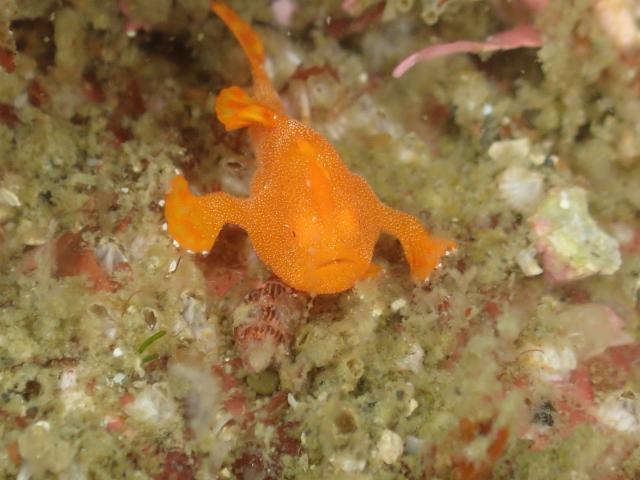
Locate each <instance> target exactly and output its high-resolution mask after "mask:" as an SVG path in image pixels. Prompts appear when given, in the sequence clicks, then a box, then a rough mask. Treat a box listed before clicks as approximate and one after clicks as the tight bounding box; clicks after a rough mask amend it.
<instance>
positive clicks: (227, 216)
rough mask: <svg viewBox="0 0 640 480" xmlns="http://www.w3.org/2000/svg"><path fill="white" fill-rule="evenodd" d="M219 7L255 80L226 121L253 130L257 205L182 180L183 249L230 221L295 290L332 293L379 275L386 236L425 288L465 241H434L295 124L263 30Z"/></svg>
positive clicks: (215, 5) (176, 229)
mask: <svg viewBox="0 0 640 480" xmlns="http://www.w3.org/2000/svg"><path fill="white" fill-rule="evenodd" d="M211 8H212V10H213V11H214V12H215V13H216V14H217V15H218V16H219V17H220V18H221V19H222V21H223V22H224V23H225V24H226V25H227V26H228V27H229V28H230V29H231V31H232V32H233V34H234V35H235V36H236V38H237V40H238V41H239V42H240V45H241V47H242V49H243V50H244V52H245V54H246V55H247V57H248V59H249V62H250V63H251V71H252V75H253V95H252V96H250V95H249V94H248V93H246V92H245V91H244V90H242V89H241V88H240V87H236V86H232V87H228V88H225V89H223V90H222V91H221V92H220V94H219V95H218V97H217V99H216V105H215V109H216V114H217V116H218V119H219V120H220V121H221V122H222V123H223V124H224V126H225V127H226V129H227V130H234V129H238V128H244V127H246V128H248V130H249V136H250V138H251V144H252V147H253V149H254V151H255V155H256V158H257V161H258V169H257V172H256V174H255V176H254V178H253V180H252V183H251V191H250V195H249V197H247V198H236V197H233V196H231V195H229V194H227V193H224V192H216V193H210V194H208V195H202V196H197V195H193V194H192V193H191V192H190V191H189V186H188V184H187V181H186V180H185V178H184V177H183V176H181V175H178V176H176V177H175V178H174V179H173V180H172V182H171V191H170V192H169V194H168V195H167V197H166V203H165V209H164V211H165V216H166V219H167V225H168V231H169V234H170V235H171V236H172V237H173V239H174V240H176V241H177V242H178V243H179V244H180V245H181V246H182V247H183V248H185V249H188V250H193V251H196V252H204V251H208V250H209V249H210V248H211V247H212V246H213V243H214V242H215V240H216V238H217V236H218V233H219V232H220V229H221V228H222V227H223V226H224V225H225V224H227V223H233V224H236V225H239V226H240V227H242V228H244V229H245V230H246V231H247V232H248V234H249V238H250V239H251V242H252V244H253V247H254V249H255V251H256V253H257V254H258V256H259V257H260V259H261V260H262V261H263V262H264V263H265V264H266V265H267V266H268V267H269V268H270V269H271V271H272V272H273V273H274V274H275V275H277V276H278V277H279V278H281V279H282V280H283V281H284V282H285V283H286V284H287V285H290V286H291V287H293V288H295V289H298V290H301V291H305V292H309V293H313V294H322V293H336V292H341V291H344V290H348V289H349V288H351V287H352V286H353V285H354V283H355V282H356V281H358V280H360V279H363V278H366V277H368V276H371V275H374V274H375V273H376V272H377V271H378V270H379V267H378V266H377V265H375V264H372V263H371V259H372V256H373V248H374V246H375V243H376V241H377V239H378V236H379V235H380V233H381V232H386V233H389V234H391V235H393V236H395V237H397V238H398V239H399V240H400V242H401V244H402V247H403V249H404V252H405V255H406V258H407V261H408V263H409V266H410V267H411V274H412V277H413V279H414V280H415V281H417V282H421V281H424V280H425V279H426V278H427V277H428V276H429V274H430V273H431V271H432V270H433V269H434V268H435V267H436V266H437V265H438V263H439V262H440V258H441V257H442V256H443V255H444V254H445V253H446V252H447V251H448V250H452V249H454V248H455V242H453V241H451V240H444V239H440V238H435V237H432V236H430V235H429V234H428V233H427V231H426V230H425V229H424V228H423V227H422V225H421V224H420V222H418V220H417V219H415V218H414V217H412V216H411V215H408V214H406V213H404V212H400V211H397V210H394V209H392V208H390V207H388V206H386V205H384V204H383V203H382V202H380V200H378V198H377V197H376V195H375V193H374V192H373V190H371V188H370V187H369V185H367V183H366V182H365V181H364V180H363V179H362V178H361V177H359V176H358V175H355V174H353V173H351V172H350V171H349V170H348V169H347V167H346V166H345V165H344V163H343V162H342V160H341V159H340V156H339V155H338V153H337V152H336V150H335V149H334V148H333V147H332V146H331V144H329V142H328V141H327V140H326V139H325V138H324V137H322V136H321V135H320V134H319V133H318V132H316V131H314V130H312V129H311V128H309V127H307V126H306V125H304V124H302V123H301V122H299V121H297V120H294V119H292V118H289V117H288V116H287V115H286V113H285V112H284V108H283V105H282V102H281V101H280V98H279V97H278V94H277V92H276V90H275V88H274V87H273V85H272V83H271V81H270V80H269V78H268V76H267V74H266V72H265V70H264V50H263V47H262V43H261V42H260V39H259V38H258V37H257V35H256V33H255V32H254V31H253V30H252V29H251V27H250V26H249V25H248V24H247V23H246V22H244V21H243V20H242V19H241V18H240V17H238V15H236V13H235V12H234V11H232V10H231V9H230V8H229V7H227V6H226V5H224V4H222V3H219V2H215V1H214V2H212V3H211Z"/></svg>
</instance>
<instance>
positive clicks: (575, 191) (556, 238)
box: [529, 187, 622, 282]
mask: <svg viewBox="0 0 640 480" xmlns="http://www.w3.org/2000/svg"><path fill="white" fill-rule="evenodd" d="M529 222H530V223H531V225H532V227H533V234H534V236H535V242H536V247H537V249H538V252H539V253H540V254H541V255H542V263H543V267H544V271H545V272H546V273H547V274H548V275H549V276H550V277H551V278H552V279H553V280H555V281H559V282H566V281H571V280H577V279H580V278H586V277H590V276H591V275H595V274H598V273H601V274H604V275H611V274H613V273H615V272H616V271H617V270H618V269H619V268H620V265H621V263H622V260H621V257H620V250H619V247H618V242H617V241H616V240H615V238H613V237H612V236H610V235H609V234H607V233H606V232H605V231H604V230H602V229H601V228H600V227H599V226H598V224H597V223H596V221H595V220H594V219H593V218H592V217H591V215H590V214H589V210H588V206H587V192H586V190H584V189H582V188H580V187H570V188H563V189H556V190H553V191H551V192H550V193H549V194H548V195H547V197H546V198H545V199H544V200H543V201H542V203H541V204H540V207H539V208H538V209H537V210H536V212H535V214H534V215H533V216H532V217H531V218H530V219H529Z"/></svg>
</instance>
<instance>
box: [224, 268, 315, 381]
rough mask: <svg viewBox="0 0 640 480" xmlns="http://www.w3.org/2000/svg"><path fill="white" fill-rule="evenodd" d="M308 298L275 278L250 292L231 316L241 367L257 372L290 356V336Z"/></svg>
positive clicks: (301, 317) (291, 337)
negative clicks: (283, 357) (281, 358)
mask: <svg viewBox="0 0 640 480" xmlns="http://www.w3.org/2000/svg"><path fill="white" fill-rule="evenodd" d="M307 304H308V297H307V296H306V295H304V294H303V293H301V292H298V291H296V290H294V289H292V288H290V287H288V286H287V285H285V284H284V283H282V281H281V280H279V279H277V278H271V279H269V280H267V281H266V282H264V283H262V284H261V285H259V286H258V287H257V288H255V289H253V290H252V291H250V292H249V293H248V294H247V295H246V296H245V298H244V300H243V301H242V303H241V304H240V305H239V306H238V307H237V308H236V309H235V310H234V312H233V335H234V337H235V343H236V350H237V352H238V354H239V356H240V358H241V359H242V362H243V364H244V367H245V368H246V369H247V370H249V371H250V372H253V373H256V372H260V371H262V370H264V369H266V368H267V367H269V365H271V364H272V363H273V362H274V361H277V359H278V358H279V357H281V356H286V355H288V353H289V345H290V344H291V340H292V339H293V336H294V334H295V332H296V330H297V329H298V327H299V326H300V324H301V323H302V322H303V321H304V319H305V317H306V313H307Z"/></svg>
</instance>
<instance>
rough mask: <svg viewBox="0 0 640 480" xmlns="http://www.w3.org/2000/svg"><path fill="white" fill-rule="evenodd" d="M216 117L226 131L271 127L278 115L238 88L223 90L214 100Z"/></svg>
mask: <svg viewBox="0 0 640 480" xmlns="http://www.w3.org/2000/svg"><path fill="white" fill-rule="evenodd" d="M216 115H217V116H218V120H220V122H222V124H223V125H224V127H225V128H226V129H227V130H236V129H238V128H243V127H249V126H251V125H262V126H263V127H273V126H274V125H275V123H276V120H277V118H278V114H277V113H276V112H274V111H273V110H272V109H271V108H269V107H268V106H266V105H263V104H262V103H260V102H258V101H256V100H254V99H253V98H251V97H250V96H249V95H248V94H247V92H245V91H244V90H242V89H241V88H240V87H228V88H225V89H223V90H222V91H221V92H220V94H219V95H218V97H217V98H216Z"/></svg>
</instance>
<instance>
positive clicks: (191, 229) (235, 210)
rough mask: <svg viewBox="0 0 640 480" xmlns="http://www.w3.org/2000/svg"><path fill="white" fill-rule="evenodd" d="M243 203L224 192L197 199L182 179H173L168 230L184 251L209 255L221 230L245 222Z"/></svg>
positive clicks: (167, 204) (167, 203)
mask: <svg viewBox="0 0 640 480" xmlns="http://www.w3.org/2000/svg"><path fill="white" fill-rule="evenodd" d="M245 210H246V209H245V208H244V204H243V199H239V198H235V197H232V196H231V195H229V194H227V193H224V192H215V193H209V194H207V195H194V194H193V193H191V191H190V190H189V185H188V184H187V180H186V179H185V178H184V177H183V176H177V177H174V178H173V180H172V181H171V190H170V191H169V193H168V194H167V196H166V198H165V207H164V215H165V218H166V220H167V230H168V231H169V234H170V235H171V237H172V238H173V239H174V240H175V241H176V242H178V244H180V246H181V247H182V248H186V249H187V250H192V251H194V252H201V253H206V252H208V251H209V250H211V247H212V246H213V244H214V242H215V241H216V238H217V237H218V234H219V233H220V230H221V229H222V227H223V226H224V225H225V224H227V223H236V224H240V225H242V224H243V223H244V222H245V220H246V215H245Z"/></svg>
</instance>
